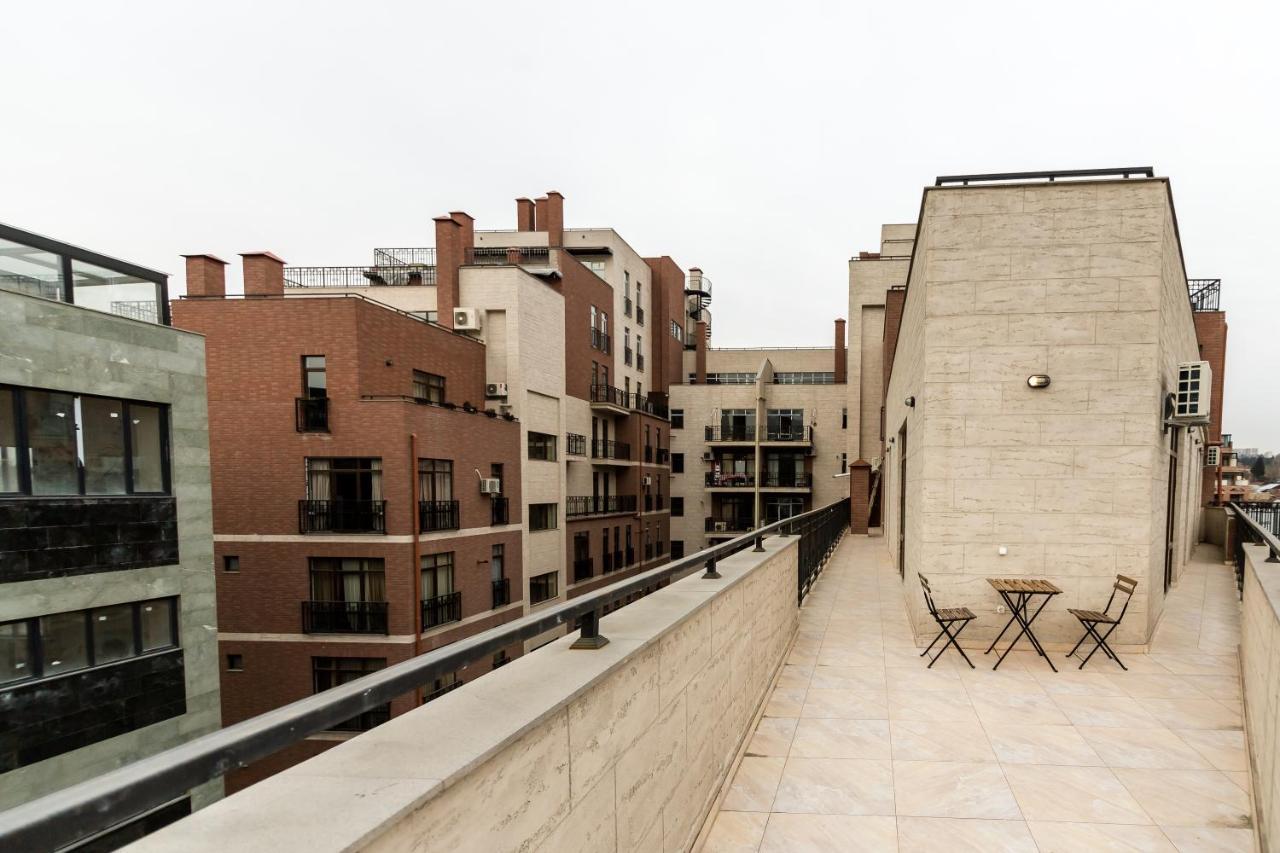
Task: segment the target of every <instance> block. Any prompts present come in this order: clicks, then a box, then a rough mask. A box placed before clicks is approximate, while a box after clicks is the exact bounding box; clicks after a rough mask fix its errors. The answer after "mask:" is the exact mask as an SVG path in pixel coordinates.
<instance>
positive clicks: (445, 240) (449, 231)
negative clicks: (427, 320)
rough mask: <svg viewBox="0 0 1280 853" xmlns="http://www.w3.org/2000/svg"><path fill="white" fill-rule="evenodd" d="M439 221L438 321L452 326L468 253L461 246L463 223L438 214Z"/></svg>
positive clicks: (437, 242)
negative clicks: (459, 284)
mask: <svg viewBox="0 0 1280 853" xmlns="http://www.w3.org/2000/svg"><path fill="white" fill-rule="evenodd" d="M433 221H434V222H435V223H436V322H438V323H439V324H440V325H442V326H446V327H448V328H450V329H452V328H453V309H454V308H457V307H458V267H460V266H462V263H463V261H464V260H465V255H466V252H464V251H463V246H462V224H461V223H460V222H458V220H457V219H455V218H453V217H452V216H437V217H436V218H435V219H434V220H433Z"/></svg>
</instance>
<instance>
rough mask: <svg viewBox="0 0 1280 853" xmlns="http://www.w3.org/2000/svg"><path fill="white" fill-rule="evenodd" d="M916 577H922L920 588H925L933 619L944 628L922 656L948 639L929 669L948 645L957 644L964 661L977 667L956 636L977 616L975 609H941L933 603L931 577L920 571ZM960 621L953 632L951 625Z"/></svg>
mask: <svg viewBox="0 0 1280 853" xmlns="http://www.w3.org/2000/svg"><path fill="white" fill-rule="evenodd" d="M916 577H918V578H920V588H921V589H923V590H924V603H925V605H926V606H927V607H928V608H929V615H930V616H932V617H933V621H935V622H937V623H938V627H939V628H941V629H942V630H941V631H939V632H938V636H936V637H934V638H933V642H932V643H930V644H929V648H927V649H925V650H924V651H923V652H921V653H920V657H924V656H925V655H927V654H929V650H930V649H932V648H933V647H934V645H935V644H936V643H937V642H938V641H939V640H941V639H942V637H943V635H946V638H947V641H946V642H945V643H943V644H942V648H941V649H940V650H939V651H938V653H937V654H936V655H935V656H934V657H933V658H931V659H930V660H929V667H928V668H929V669H933V665H934V664H935V663H937V662H938V658H940V657H942V653H943V652H945V651H946V650H947V646H955V647H956V651H958V652H959V653H960V657H962V658H964V662H965V663H967V664H969V669H976V667H975V666H974V665H973V661H971V660H969V656H968V655H966V654H965V653H964V649H962V648H960V644H959V643H958V642H956V638H957V637H959V636H960V632H961V631H963V630H964V629H965V626H966V625H968V624H969V623H970V622H971V621H973V619H974V618H975V617H974V615H973V611H971V610H970V609H969V608H967V607H944V608H942V609H939V608H937V607H935V606H934V604H933V591H932V590H931V589H930V588H929V579H928V578H926V577H925V576H924V575H922V574H920V573H919V572H917V573H916ZM957 622H959V623H960V627H959V628H956V629H955V633H954V634H953V633H952V632H951V626H952V625H954V624H956V623H957Z"/></svg>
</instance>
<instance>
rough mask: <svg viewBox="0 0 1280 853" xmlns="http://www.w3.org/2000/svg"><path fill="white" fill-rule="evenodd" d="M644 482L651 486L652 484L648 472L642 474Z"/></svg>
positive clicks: (651, 478)
mask: <svg viewBox="0 0 1280 853" xmlns="http://www.w3.org/2000/svg"><path fill="white" fill-rule="evenodd" d="M644 484H645V485H646V486H652V485H653V477H651V476H649V475H648V474H645V475H644Z"/></svg>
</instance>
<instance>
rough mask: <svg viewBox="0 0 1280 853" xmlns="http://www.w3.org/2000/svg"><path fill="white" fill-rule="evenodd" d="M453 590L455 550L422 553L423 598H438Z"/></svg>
mask: <svg viewBox="0 0 1280 853" xmlns="http://www.w3.org/2000/svg"><path fill="white" fill-rule="evenodd" d="M451 592H453V552H452V551H446V552H445V553H443V554H423V555H422V598H423V600H424V601H425V600H427V599H431V598H438V597H440V596H442V595H448V594H449V593H451Z"/></svg>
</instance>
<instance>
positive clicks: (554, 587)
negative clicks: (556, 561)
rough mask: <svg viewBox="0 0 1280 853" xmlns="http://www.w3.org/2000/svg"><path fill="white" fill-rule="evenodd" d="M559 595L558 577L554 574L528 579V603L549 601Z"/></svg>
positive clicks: (549, 573)
mask: <svg viewBox="0 0 1280 853" xmlns="http://www.w3.org/2000/svg"><path fill="white" fill-rule="evenodd" d="M558 594H559V576H558V575H557V574H556V573H555V572H547V573H546V574H542V575H534V576H533V577H531V578H529V603H530V604H539V603H541V602H543V601H549V600H550V599H553V598H555V597H556V595H558Z"/></svg>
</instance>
